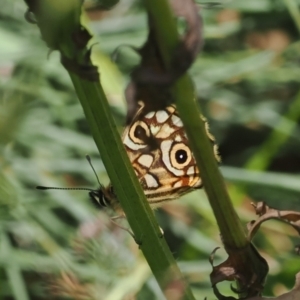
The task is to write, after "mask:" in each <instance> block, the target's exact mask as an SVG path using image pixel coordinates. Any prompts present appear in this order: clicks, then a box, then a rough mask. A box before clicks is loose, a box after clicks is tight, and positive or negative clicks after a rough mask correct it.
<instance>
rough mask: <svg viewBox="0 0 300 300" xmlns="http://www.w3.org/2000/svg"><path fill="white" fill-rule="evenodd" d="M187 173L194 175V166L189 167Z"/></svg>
mask: <svg viewBox="0 0 300 300" xmlns="http://www.w3.org/2000/svg"><path fill="white" fill-rule="evenodd" d="M186 174H187V175H195V170H194V167H193V166H192V167H189V168H188V170H187V172H186Z"/></svg>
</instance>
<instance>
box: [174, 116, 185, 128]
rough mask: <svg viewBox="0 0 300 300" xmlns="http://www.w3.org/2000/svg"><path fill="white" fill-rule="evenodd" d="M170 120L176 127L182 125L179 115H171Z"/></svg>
mask: <svg viewBox="0 0 300 300" xmlns="http://www.w3.org/2000/svg"><path fill="white" fill-rule="evenodd" d="M172 122H173V124H174V125H175V126H177V127H183V123H182V121H181V120H180V118H179V117H177V116H175V115H173V116H172Z"/></svg>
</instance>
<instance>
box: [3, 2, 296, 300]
mask: <svg viewBox="0 0 300 300" xmlns="http://www.w3.org/2000/svg"><path fill="white" fill-rule="evenodd" d="M99 2H100V1H99ZM106 2H107V1H106ZM106 2H105V3H106ZM95 4H97V1H86V3H85V5H86V8H87V10H86V12H85V14H84V17H83V21H84V22H85V24H86V25H87V26H88V27H89V28H90V29H91V31H92V32H93V33H94V35H95V37H94V41H93V44H94V45H93V59H94V61H95V63H97V64H98V65H99V66H100V73H101V81H102V84H103V86H104V89H105V91H106V93H107V96H108V98H109V100H110V103H111V107H112V111H113V113H114V116H115V119H116V121H117V124H118V125H119V127H120V132H121V131H122V125H123V122H124V115H125V111H126V107H125V104H124V96H123V90H124V88H125V86H126V82H128V75H129V73H130V70H131V69H132V68H133V66H134V65H135V64H136V63H137V62H138V56H137V55H136V53H135V52H134V50H133V49H132V48H130V47H125V46H124V45H125V44H126V45H131V46H133V47H139V46H140V45H141V44H142V43H143V41H144V40H145V37H146V34H147V28H146V17H145V13H144V11H143V9H142V6H141V4H140V3H138V2H134V1H132V0H121V1H120V2H119V3H118V4H117V5H116V6H115V7H114V8H113V9H112V10H109V11H105V12H103V11H99V10H98V9H96V8H97V5H95ZM210 4H211V5H210ZM213 4H214V5H213ZM199 7H201V14H202V16H203V19H204V24H205V46H204V49H203V51H202V52H201V53H200V54H199V57H198V59H197V61H196V62H195V64H194V66H193V67H192V68H191V70H190V74H191V75H192V77H193V79H194V83H195V88H196V91H197V95H198V100H199V104H200V105H201V108H202V110H203V111H204V114H205V115H206V117H207V118H208V119H209V121H210V126H211V131H212V132H213V133H214V135H215V136H216V138H217V141H218V144H219V146H220V153H221V156H222V161H223V162H222V165H221V169H222V172H223V174H224V176H225V177H226V178H227V182H228V187H229V189H230V193H231V195H232V197H233V200H234V203H235V205H236V209H237V211H238V213H239V215H240V216H241V218H242V220H243V222H244V223H245V224H246V222H248V221H250V220H251V219H254V218H255V216H254V213H253V210H252V208H251V205H250V202H251V201H261V200H263V201H266V202H267V203H268V204H269V205H271V206H273V207H276V208H280V209H295V210H299V209H300V196H299V192H300V191H299V189H300V188H299V182H300V176H299V171H300V138H299V136H300V135H299V130H300V129H299V119H300V104H299V102H300V96H299V81H300V69H299V65H300V42H299V31H300V26H299V24H300V11H299V8H300V1H299V0H286V1H282V0H273V1H271V0H243V1H238V0H235V1H220V2H218V3H216V2H215V1H211V2H209V1H207V2H205V3H203V2H201V3H200V1H199ZM25 11H26V6H25V4H24V2H23V1H21V0H2V1H1V12H0V40H1V47H0V75H1V81H0V298H1V299H17V300H21V299H53V298H55V299H65V298H69V299H112V300H116V299H143V300H147V299H164V297H163V295H162V293H161V292H160V290H159V288H158V285H157V284H156V282H155V280H154V279H153V277H152V276H151V271H150V270H149V268H148V266H147V265H146V263H145V261H144V260H143V257H142V256H141V254H140V253H139V250H138V247H137V246H136V245H135V243H134V241H133V240H132V238H131V237H130V236H129V235H128V233H127V232H125V231H124V230H122V229H120V228H119V227H117V226H115V224H113V223H112V222H111V221H110V219H109V214H107V212H102V211H97V210H96V209H95V208H94V207H93V206H92V204H91V203H90V202H89V201H88V196H87V194H86V193H85V192H79V191H77V192H76V191H49V192H41V191H36V190H35V186H36V185H45V186H58V187H77V186H86V187H92V188H96V187H97V181H96V178H95V177H94V175H93V173H92V171H91V169H90V167H89V165H88V163H87V162H86V160H85V158H84V156H85V154H87V153H88V154H89V155H91V156H92V158H93V164H94V166H95V168H96V170H97V173H98V175H99V177H100V180H101V182H103V183H104V184H106V183H107V182H108V181H109V179H108V178H107V176H106V173H105V170H104V167H103V165H102V163H101V158H100V157H99V156H98V152H97V149H96V147H95V145H94V142H93V140H92V138H91V136H90V133H89V128H88V127H87V124H86V122H85V119H84V116H83V112H82V109H81V107H80V105H79V102H78V100H77V99H76V95H75V93H74V89H73V87H72V84H71V82H70V79H69V78H68V75H67V73H66V71H65V70H64V69H63V67H62V66H61V64H60V62H59V56H58V54H57V53H49V49H47V48H46V45H45V44H44V43H43V41H42V40H41V38H40V34H39V31H38V29H37V27H36V26H35V25H32V24H29V23H28V22H26V21H25V19H24V12H25ZM122 45H123V46H122ZM119 46H122V47H120V48H119V50H118V52H117V55H116V63H114V62H112V61H111V60H110V55H111V54H112V53H113V52H114V50H115V49H116V48H117V47H119ZM47 53H49V55H48V56H47ZM157 217H158V219H159V223H160V224H161V227H162V228H163V229H164V232H165V237H166V239H167V241H168V243H169V245H170V248H171V250H172V251H173V253H174V255H175V257H176V259H177V260H178V261H179V265H180V267H181V269H182V271H183V272H184V274H185V275H186V277H187V279H188V280H189V282H190V284H191V286H192V288H193V291H194V294H195V297H196V298H197V299H203V298H204V297H205V296H207V297H208V299H214V296H213V294H212V291H211V288H210V283H209V273H210V271H211V267H210V265H209V263H208V256H209V254H210V252H211V251H212V250H213V249H214V248H215V247H216V246H219V245H220V244H221V242H220V237H219V235H218V229H217V227H216V223H215V220H214V218H213V215H212V212H211V210H210V208H209V205H208V202H207V200H206V199H205V194H204V192H203V191H202V192H194V193H192V194H190V195H188V196H185V197H184V198H183V199H181V200H179V201H175V202H173V203H169V204H166V205H165V206H164V207H163V208H161V209H159V210H157ZM125 226H126V222H125ZM297 242H299V241H297V237H296V234H295V233H294V232H293V231H292V230H291V229H290V228H288V227H287V226H286V225H282V224H281V223H278V222H270V223H267V224H265V225H264V226H263V229H262V230H261V231H260V232H259V234H258V235H257V237H256V238H255V243H256V245H257V246H258V248H259V249H260V251H261V253H262V254H263V256H264V257H265V258H266V259H267V260H268V263H269V265H270V276H269V277H268V280H267V287H266V290H265V291H266V294H267V295H278V294H281V293H282V292H284V291H286V289H288V288H291V287H292V286H293V284H294V275H295V273H296V272H297V271H298V266H299V258H298V257H297V256H296V255H295V254H294V253H293V247H294V245H295V244H296V243H297ZM224 255H225V254H224V253H222V251H220V254H219V256H218V257H217V261H216V262H215V263H216V264H217V263H218V262H220V261H221V259H224ZM222 290H223V292H225V293H227V294H229V293H230V287H229V285H228V284H222Z"/></svg>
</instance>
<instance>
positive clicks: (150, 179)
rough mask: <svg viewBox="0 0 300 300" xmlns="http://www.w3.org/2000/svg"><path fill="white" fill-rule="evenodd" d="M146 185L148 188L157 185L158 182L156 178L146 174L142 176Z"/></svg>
mask: <svg viewBox="0 0 300 300" xmlns="http://www.w3.org/2000/svg"><path fill="white" fill-rule="evenodd" d="M144 178H145V181H146V184H147V187H148V188H156V187H158V182H157V180H156V179H155V178H154V177H153V176H152V175H151V174H146V175H145V176H144Z"/></svg>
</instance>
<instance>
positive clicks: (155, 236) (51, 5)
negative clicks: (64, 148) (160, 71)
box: [26, 0, 194, 300]
mask: <svg viewBox="0 0 300 300" xmlns="http://www.w3.org/2000/svg"><path fill="white" fill-rule="evenodd" d="M26 2H27V3H28V5H29V7H30V8H31V10H33V12H34V13H35V17H36V19H37V21H38V25H39V26H40V29H41V33H42V36H43V38H44V39H45V41H46V43H47V45H50V46H52V47H53V48H54V49H56V50H59V51H60V52H61V54H62V56H63V57H66V58H67V59H68V60H69V61H71V62H72V63H71V67H70V69H71V70H70V69H69V68H68V72H69V75H70V77H71V79H72V82H73V84H74V87H75V89H76V92H77V95H78V98H79V100H80V102H81V104H82V107H83V110H84V113H85V115H86V118H87V121H88V124H89V127H90V130H91V132H92V135H93V137H94V139H95V142H96V145H97V147H98V149H99V152H100V154H101V157H102V160H103V163H104V165H105V168H106V170H107V173H108V175H109V177H110V179H111V182H112V185H113V187H114V191H115V192H116V195H117V197H118V200H119V201H120V202H121V205H122V208H123V210H124V212H125V214H126V217H127V220H128V222H129V224H130V226H131V228H132V231H133V233H134V235H135V239H136V240H137V241H138V242H140V249H141V250H142V252H143V254H144V256H145V258H146V260H147V262H148V264H149V266H150V268H151V270H152V272H153V274H154V276H155V278H156V280H157V281H158V284H159V285H160V287H161V289H162V290H163V292H165V295H166V297H167V298H168V296H167V295H168V291H167V290H168V287H172V285H173V286H174V283H176V286H177V287H180V299H182V300H185V299H186V300H189V299H194V297H193V295H192V292H191V290H190V288H189V286H188V285H187V284H186V282H185V280H184V279H183V276H182V274H181V273H180V270H179V268H178V266H177V264H176V262H175V259H174V257H173V256H172V254H171V252H170V250H169V248H168V245H167V244H166V242H165V239H164V238H163V237H162V234H161V231H160V228H159V227H158V224H157V222H156V220H155V217H154V214H153V212H152V210H151V208H150V206H149V204H148V202H147V200H146V198H145V195H144V193H143V190H142V188H141V186H140V184H139V182H138V180H137V177H136V175H135V173H134V171H133V168H132V165H131V163H130V161H129V158H128V156H127V154H126V151H125V149H124V146H123V144H122V142H121V139H120V136H119V133H118V131H117V128H116V125H115V122H114V120H113V118H112V115H111V112H110V109H109V105H108V101H107V99H106V96H105V94H104V92H103V89H102V86H101V85H100V83H99V81H98V80H95V79H89V78H88V76H86V75H87V74H86V73H84V72H82V73H80V71H79V70H80V68H78V67H76V66H80V65H81V63H82V61H84V63H86V60H87V57H86V53H88V48H87V46H86V45H85V47H82V45H81V46H80V47H78V45H76V44H75V41H76V38H75V37H74V34H75V33H76V32H78V28H79V27H80V21H79V15H80V6H78V4H79V3H81V1H80V0H67V2H65V3H64V5H63V10H60V9H59V7H60V4H61V0H27V1H26ZM68 4H69V7H68ZM74 16H77V17H74ZM52 22H55V24H54V26H53V27H52V26H51V24H52ZM52 28H53V29H54V30H53V31H52ZM57 28H61V30H56V29H57ZM76 30H77V31H76ZM62 36H63V37H65V40H64V39H63V38H62ZM49 37H50V38H49ZM48 38H49V40H48ZM77 38H79V40H80V39H82V40H84V39H85V38H86V35H82V34H80V36H79V37H77ZM77 40H78V39H77ZM82 40H80V41H81V42H82ZM73 41H74V43H73ZM86 42H87V41H86ZM83 58H84V59H83ZM74 69H75V70H77V71H74ZM92 71H94V72H95V68H94V69H93V70H92ZM85 72H86V68H85Z"/></svg>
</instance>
